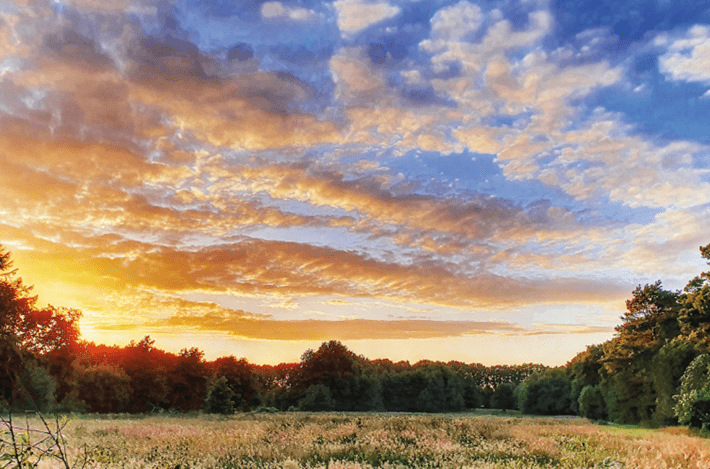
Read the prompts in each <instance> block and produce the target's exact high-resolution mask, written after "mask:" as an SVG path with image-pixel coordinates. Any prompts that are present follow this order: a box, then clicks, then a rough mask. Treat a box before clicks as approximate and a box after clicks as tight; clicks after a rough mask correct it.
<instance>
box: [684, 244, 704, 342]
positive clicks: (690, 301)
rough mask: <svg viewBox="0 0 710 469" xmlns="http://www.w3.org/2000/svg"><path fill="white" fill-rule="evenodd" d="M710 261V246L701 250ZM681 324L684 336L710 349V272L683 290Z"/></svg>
mask: <svg viewBox="0 0 710 469" xmlns="http://www.w3.org/2000/svg"><path fill="white" fill-rule="evenodd" d="M700 252H701V254H702V256H703V257H704V258H705V259H707V260H708V261H710V244H708V245H707V246H705V247H701V248H700ZM680 303H681V305H682V309H681V312H680V317H679V322H680V326H681V330H682V331H683V334H684V335H685V336H686V337H688V339H689V340H691V341H692V342H694V343H697V344H699V345H701V346H702V347H704V348H705V349H706V350H707V349H708V348H710V272H703V273H702V274H700V275H699V276H697V277H695V278H694V279H693V280H691V281H690V282H688V285H687V286H686V287H685V289H684V290H683V294H682V295H681V297H680Z"/></svg>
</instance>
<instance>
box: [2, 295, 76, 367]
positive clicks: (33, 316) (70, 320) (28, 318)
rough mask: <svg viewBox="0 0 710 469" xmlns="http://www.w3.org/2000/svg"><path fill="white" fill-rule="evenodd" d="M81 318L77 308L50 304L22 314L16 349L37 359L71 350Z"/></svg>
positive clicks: (17, 329) (74, 343)
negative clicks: (18, 343)
mask: <svg viewBox="0 0 710 469" xmlns="http://www.w3.org/2000/svg"><path fill="white" fill-rule="evenodd" d="M81 315H82V312H81V311H79V310H78V309H72V308H65V307H59V308H57V307H54V306H52V305H48V306H47V307H46V308H44V309H36V308H32V309H30V310H28V311H25V312H24V313H23V314H22V317H21V320H20V322H19V324H18V325H17V327H16V332H15V333H16V335H17V338H18V340H19V342H20V346H21V347H23V348H24V349H26V350H28V351H29V352H31V353H33V354H35V355H38V356H40V355H48V354H51V353H58V352H61V351H63V350H68V349H70V348H72V347H75V346H76V345H77V344H78V342H79V336H80V334H79V326H78V322H79V319H80V318H81Z"/></svg>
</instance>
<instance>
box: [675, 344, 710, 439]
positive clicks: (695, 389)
mask: <svg viewBox="0 0 710 469" xmlns="http://www.w3.org/2000/svg"><path fill="white" fill-rule="evenodd" d="M675 400H676V405H675V415H676V416H677V417H678V421H679V422H680V424H681V425H690V426H691V427H697V428H705V429H710V354H703V355H700V356H698V357H697V358H696V359H695V360H693V361H692V363H691V364H690V365H688V368H687V369H686V370H685V372H684V373H683V377H682V378H681V385H680V390H679V392H678V395H676V396H675Z"/></svg>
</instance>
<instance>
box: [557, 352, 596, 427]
mask: <svg viewBox="0 0 710 469" xmlns="http://www.w3.org/2000/svg"><path fill="white" fill-rule="evenodd" d="M603 357H604V349H603V347H602V346H601V345H590V346H588V347H587V349H586V350H585V351H584V352H580V353H578V354H577V355H576V356H575V357H574V358H573V359H572V360H570V361H569V362H568V363H567V365H566V367H567V377H568V378H569V379H570V380H571V381H572V385H571V386H572V387H571V392H572V396H571V397H572V411H573V412H575V413H579V397H580V395H581V394H582V390H583V389H584V388H585V387H587V386H596V385H598V384H600V383H601V381H602V359H603ZM580 415H581V414H580Z"/></svg>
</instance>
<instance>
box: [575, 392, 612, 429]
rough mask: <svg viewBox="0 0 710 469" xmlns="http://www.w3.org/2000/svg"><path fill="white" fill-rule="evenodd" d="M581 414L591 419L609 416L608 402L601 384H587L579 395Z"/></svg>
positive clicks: (601, 418) (603, 418) (602, 418)
mask: <svg viewBox="0 0 710 469" xmlns="http://www.w3.org/2000/svg"><path fill="white" fill-rule="evenodd" d="M578 405H579V415H580V416H582V417H585V418H588V419H590V420H605V419H606V418H607V412H606V402H604V395H603V393H602V390H601V387H600V386H599V385H595V386H585V387H584V389H582V392H581V393H580V395H579V404H578Z"/></svg>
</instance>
